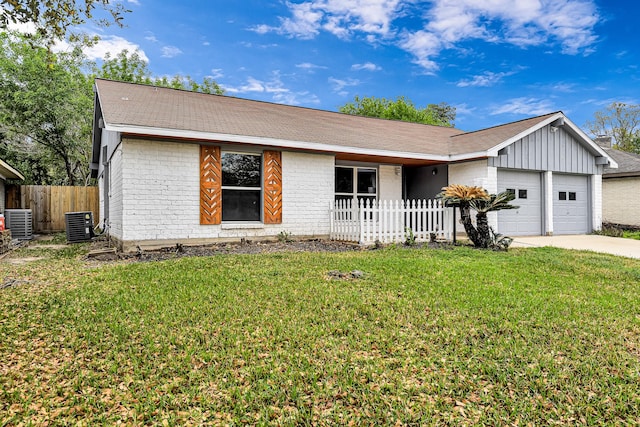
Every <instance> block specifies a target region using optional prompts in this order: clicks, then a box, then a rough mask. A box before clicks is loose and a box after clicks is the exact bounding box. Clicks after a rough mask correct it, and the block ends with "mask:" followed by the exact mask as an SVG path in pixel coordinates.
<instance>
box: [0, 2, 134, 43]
mask: <svg viewBox="0 0 640 427" xmlns="http://www.w3.org/2000/svg"><path fill="white" fill-rule="evenodd" d="M97 7H99V8H100V9H102V10H103V12H98V13H99V14H102V15H106V16H107V18H96V17H95V12H96V8H97ZM127 12H129V10H126V9H125V8H124V5H123V3H122V2H113V4H112V3H111V2H110V0H83V1H79V2H78V1H76V0H2V2H1V7H0V30H7V29H8V26H9V24H11V23H13V24H16V23H21V24H26V23H32V24H34V25H35V27H36V31H37V33H38V34H39V35H40V37H41V38H42V39H43V40H45V41H46V42H47V44H51V43H52V42H53V40H55V39H64V38H65V36H66V35H67V33H68V30H69V27H73V26H76V25H80V24H83V23H85V22H86V21H88V20H89V21H93V22H96V23H97V24H99V25H101V26H108V25H111V24H114V23H115V24H116V25H119V26H122V19H123V15H124V14H125V13H127Z"/></svg>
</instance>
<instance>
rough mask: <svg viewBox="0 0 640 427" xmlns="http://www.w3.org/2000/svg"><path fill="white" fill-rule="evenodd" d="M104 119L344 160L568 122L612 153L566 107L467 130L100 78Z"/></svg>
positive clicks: (467, 148)
mask: <svg viewBox="0 0 640 427" xmlns="http://www.w3.org/2000/svg"><path fill="white" fill-rule="evenodd" d="M98 110H99V114H98ZM100 118H101V119H102V122H101V126H102V127H104V128H105V129H107V130H112V131H117V132H121V133H123V134H132V135H145V136H158V137H165V138H180V139H183V140H205V141H207V140H208V141H227V142H237V143H245V144H247V143H248V144H256V145H266V146H274V147H281V148H291V149H302V150H312V151H319V152H332V153H337V156H338V155H341V156H342V158H344V159H348V158H349V157H348V156H350V155H351V156H357V155H361V156H377V157H378V158H380V159H383V158H385V159H413V160H417V161H423V162H449V161H459V160H468V159H474V158H483V157H489V156H497V155H498V151H499V150H500V149H502V148H504V147H506V146H507V145H509V144H511V143H513V142H515V141H517V140H518V139H520V138H522V137H524V136H526V135H527V134H530V133H531V132H534V131H536V130H538V129H541V128H542V127H544V126H547V125H550V124H554V123H557V124H558V125H568V126H565V129H567V130H568V131H569V132H570V133H572V134H573V135H574V136H576V137H577V138H578V139H579V140H580V141H582V143H583V144H584V145H585V146H586V147H587V149H588V150H589V151H591V152H592V153H593V154H594V155H596V156H603V157H607V158H609V157H608V156H607V155H606V153H605V152H604V151H603V149H602V148H600V147H599V146H598V145H597V144H595V143H594V142H593V141H591V139H589V137H588V136H586V135H585V134H584V133H583V132H582V131H581V130H580V129H579V128H578V127H577V126H575V125H574V124H573V123H572V122H571V121H570V120H568V119H567V118H566V117H565V116H564V114H563V113H562V112H560V111H558V112H555V113H551V114H546V115H543V116H539V117H534V118H531V119H526V120H520V121H517V122H513V123H508V124H505V125H502V126H495V127H492V128H488V129H483V130H480V131H476V132H465V131H462V130H460V129H456V128H450V127H444V126H431V125H424V124H418V123H409V122H403V121H397V120H385V119H378V118H371V117H361V116H354V115H349V114H343V113H336V112H330V111H323V110H314V109H310V108H303V107H293V106H288V105H282V104H273V103H268V102H262V101H252V100H247V99H240V98H234V97H230V96H222V95H209V94H202V93H196V92H189V91H184V90H177V89H169V88H159V87H154V86H146V85H140V84H133V83H124V82H116V81H111V80H102V79H96V121H98V120H99V119H100ZM95 133H98V132H95ZM97 142H99V140H97V138H96V137H95V134H94V156H93V163H94V165H92V169H93V170H94V171H96V170H97V161H98V160H97V159H98V158H99V157H98V155H99V154H98V152H97V150H99V144H98V146H97V147H96V143H97ZM352 158H353V157H352ZM95 173H97V172H95Z"/></svg>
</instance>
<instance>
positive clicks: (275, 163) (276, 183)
mask: <svg viewBox="0 0 640 427" xmlns="http://www.w3.org/2000/svg"><path fill="white" fill-rule="evenodd" d="M264 223H265V224H281V223H282V158H281V154H280V152H279V151H265V152H264Z"/></svg>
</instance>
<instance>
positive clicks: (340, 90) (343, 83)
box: [329, 77, 360, 96]
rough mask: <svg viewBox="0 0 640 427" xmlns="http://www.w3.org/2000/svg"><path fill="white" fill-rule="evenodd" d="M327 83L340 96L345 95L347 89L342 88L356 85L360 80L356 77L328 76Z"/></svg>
mask: <svg viewBox="0 0 640 427" xmlns="http://www.w3.org/2000/svg"><path fill="white" fill-rule="evenodd" d="M329 84H331V86H332V87H333V91H334V92H335V93H337V94H338V95H340V96H347V95H348V94H349V92H348V91H346V90H344V88H346V87H350V86H358V85H359V84H360V80H358V79H336V78H335V77H329Z"/></svg>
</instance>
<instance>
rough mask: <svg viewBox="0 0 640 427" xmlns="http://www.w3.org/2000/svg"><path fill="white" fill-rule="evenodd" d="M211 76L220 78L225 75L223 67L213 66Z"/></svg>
mask: <svg viewBox="0 0 640 427" xmlns="http://www.w3.org/2000/svg"><path fill="white" fill-rule="evenodd" d="M209 77H211V78H212V79H219V78H220V77H224V73H223V72H222V68H213V69H212V70H211V74H210V75H209Z"/></svg>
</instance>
